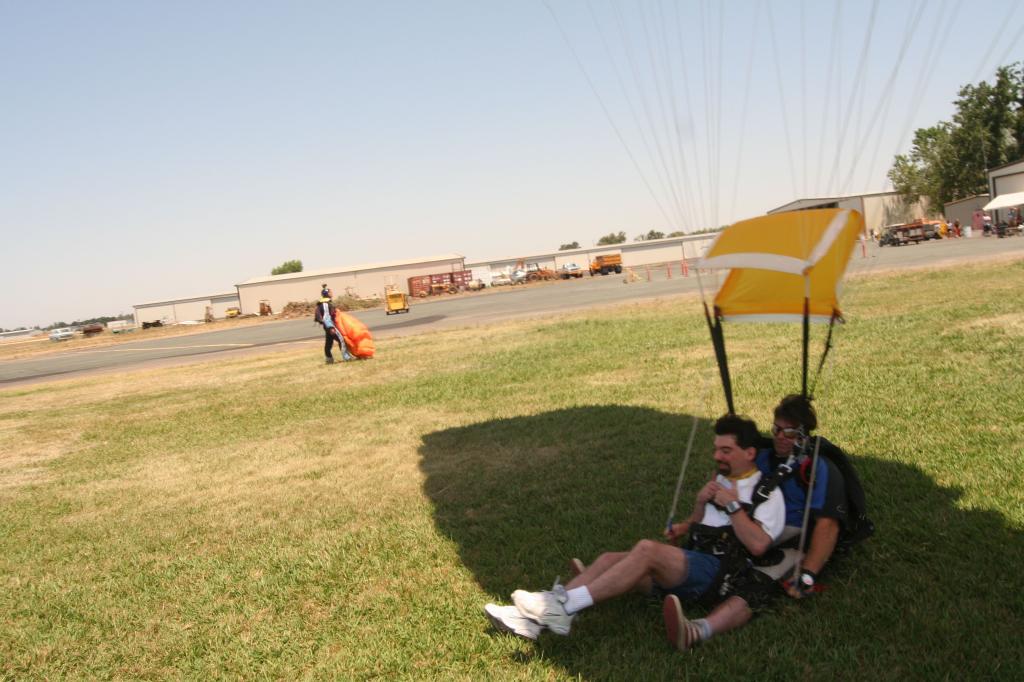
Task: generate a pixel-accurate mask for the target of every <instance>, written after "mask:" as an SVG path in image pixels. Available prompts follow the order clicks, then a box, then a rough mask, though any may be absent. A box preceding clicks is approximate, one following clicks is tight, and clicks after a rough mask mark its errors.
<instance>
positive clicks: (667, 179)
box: [612, 5, 681, 224]
mask: <svg viewBox="0 0 1024 682" xmlns="http://www.w3.org/2000/svg"><path fill="white" fill-rule="evenodd" d="M612 13H613V15H614V16H615V19H616V23H617V24H618V29H619V37H620V39H621V40H622V43H623V45H624V48H625V54H626V61H627V63H628V64H629V67H630V70H631V71H632V73H633V80H634V82H635V83H637V84H640V83H642V82H643V80H642V78H641V77H640V70H639V68H638V67H637V63H636V59H635V58H634V56H633V49H632V43H631V41H630V40H629V32H628V30H627V28H626V22H625V19H623V17H622V15H621V14H620V12H619V10H618V8H617V7H615V5H612ZM640 23H641V27H642V28H643V29H644V32H645V34H647V24H646V21H645V20H644V18H643V16H642V15H641V18H640ZM645 42H646V43H647V46H648V53H650V52H651V47H650V42H651V41H650V36H649V34H648V35H647V40H646V41H645ZM651 69H652V71H654V72H655V75H654V84H655V91H656V95H657V96H658V98H659V100H660V99H661V92H660V89H658V88H657V71H656V69H654V62H653V58H652V60H651ZM637 93H638V95H639V100H640V105H641V108H642V109H643V113H644V118H645V119H646V120H647V126H648V129H649V130H650V135H651V139H652V140H653V142H654V151H655V152H656V153H657V161H658V163H659V164H660V166H661V170H662V173H663V174H662V175H661V176H660V177H661V178H662V184H663V185H664V186H665V188H666V195H667V196H668V198H669V200H670V201H671V204H672V205H673V206H674V207H675V212H676V214H677V215H678V214H679V212H680V211H681V208H680V206H681V205H680V202H679V195H678V193H677V191H676V187H675V185H676V183H675V182H673V177H672V171H671V170H670V169H669V165H668V162H667V161H666V160H665V152H664V148H665V145H664V144H663V143H662V141H661V136H660V135H659V134H658V126H657V124H656V123H655V120H654V116H653V115H652V113H651V108H652V107H651V104H650V103H649V102H648V99H647V97H646V96H645V94H644V92H643V90H641V89H640V88H639V87H638V88H637ZM652 161H654V159H653V158H652ZM672 222H673V221H671V220H670V221H669V224H672Z"/></svg>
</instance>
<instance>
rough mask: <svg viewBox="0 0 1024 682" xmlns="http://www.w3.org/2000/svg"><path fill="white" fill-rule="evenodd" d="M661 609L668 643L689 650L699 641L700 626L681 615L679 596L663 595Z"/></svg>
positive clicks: (681, 606) (682, 649)
mask: <svg viewBox="0 0 1024 682" xmlns="http://www.w3.org/2000/svg"><path fill="white" fill-rule="evenodd" d="M661 611H662V615H663V616H664V617H665V634H666V636H667V637H668V643H669V644H671V645H672V646H674V647H675V648H676V649H678V650H679V651H689V650H690V649H692V648H693V647H695V646H696V645H697V644H699V643H700V628H698V627H697V626H696V625H694V624H693V623H691V622H690V621H689V620H687V618H686V616H685V615H683V605H682V604H681V603H680V601H679V597H677V596H676V595H674V594H670V595H668V596H667V597H665V603H664V604H662V607H661Z"/></svg>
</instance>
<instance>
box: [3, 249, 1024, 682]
mask: <svg viewBox="0 0 1024 682" xmlns="http://www.w3.org/2000/svg"><path fill="white" fill-rule="evenodd" d="M1022 294H1024V261H1017V262H1013V263H1001V264H997V265H983V266H974V267H969V268H963V267H961V268H958V269H946V270H936V271H930V272H915V273H910V274H905V275H899V276H894V275H884V276H875V277H870V278H862V279H857V280H855V281H852V282H850V284H849V286H848V287H847V291H846V293H845V296H844V302H845V308H846V313H847V316H848V318H849V323H848V324H847V325H845V327H844V328H842V329H841V330H840V331H839V332H838V338H837V345H836V348H835V350H834V352H833V355H832V356H831V358H830V362H829V365H828V367H827V368H826V371H825V373H824V375H823V377H822V380H821V384H820V386H819V391H818V393H819V400H818V403H817V404H818V409H819V414H820V415H821V421H822V431H823V433H825V434H826V435H827V436H828V437H829V438H830V439H832V440H833V441H835V442H837V443H839V444H841V445H842V446H844V447H845V448H846V449H847V450H848V451H850V452H852V453H853V454H854V455H855V461H856V464H857V466H858V468H859V471H860V473H861V475H862V478H863V479H864V483H865V486H866V488H867V490H868V500H869V504H870V513H871V516H872V517H873V519H874V520H875V522H876V524H877V526H878V532H877V534H876V535H875V537H874V538H872V539H871V540H869V541H868V542H867V543H865V544H864V545H863V546H862V547H860V548H858V551H856V552H855V553H854V554H853V555H852V556H849V557H846V558H845V559H844V560H843V561H842V562H841V563H839V564H837V565H836V566H835V567H834V568H833V569H832V570H830V571H828V572H826V574H825V576H824V577H823V580H824V582H825V583H827V584H828V585H829V589H828V591H826V592H825V593H824V594H822V595H820V596H819V597H817V598H815V599H814V600H813V601H810V602H804V603H799V604H798V603H784V604H781V605H780V606H779V607H778V608H777V609H775V610H774V611H772V612H770V613H767V614H765V615H763V616H761V617H759V618H758V619H756V620H755V621H754V622H753V623H751V625H750V626H748V627H747V628H745V629H744V630H742V631H740V632H737V633H734V634H729V635H727V636H723V637H721V638H716V639H715V640H713V641H712V642H710V643H709V644H708V645H707V646H704V647H702V648H700V649H698V650H697V651H695V652H693V653H690V654H687V655H681V654H678V653H676V652H674V651H672V650H671V649H670V648H669V647H668V645H667V644H666V643H665V641H664V638H663V633H662V625H661V618H660V609H659V608H658V605H656V604H651V603H649V602H647V601H646V600H645V599H643V598H642V597H639V596H637V597H627V598H623V599H621V600H618V601H616V602H612V603H608V604H604V605H600V606H599V607H597V608H595V609H592V610H590V611H588V612H586V613H584V614H583V615H582V616H581V617H580V618H578V619H577V621H576V623H575V624H574V631H573V634H572V636H571V637H568V638H559V637H555V636H552V635H546V636H545V637H543V638H542V640H541V641H540V642H539V643H538V644H536V645H533V644H530V643H527V642H524V641H522V640H517V639H514V638H511V637H509V636H507V635H499V634H496V633H494V632H492V631H491V630H490V628H489V626H488V624H487V621H486V620H485V618H484V617H483V614H482V611H481V607H482V606H483V604H484V603H485V602H487V601H491V600H496V599H497V600H502V601H507V599H508V594H509V592H511V591H512V590H513V589H515V588H517V587H527V588H531V589H539V588H543V587H546V586H547V585H549V584H550V582H551V581H552V580H553V579H554V578H555V576H556V575H557V574H559V573H561V574H563V575H565V568H564V564H565V560H566V559H568V558H569V557H571V556H579V557H581V558H583V559H584V560H589V559H592V558H593V557H594V556H595V555H596V554H598V553H599V552H601V551H602V550H605V549H625V548H628V547H629V546H630V545H631V544H632V543H633V542H635V541H636V540H638V539H640V538H642V537H657V536H658V534H659V533H660V530H661V527H662V525H663V524H664V520H665V515H666V514H667V510H668V507H669V504H670V502H671V498H672V493H673V485H674V482H675V477H676V475H677V473H678V467H679V462H680V459H681V454H682V449H683V445H684V443H685V439H686V436H687V433H688V432H687V430H688V428H689V424H690V421H691V415H694V414H696V415H697V416H698V417H699V418H700V419H701V431H700V432H699V433H698V440H697V443H698V447H699V451H698V453H697V454H696V455H695V459H694V461H693V462H691V467H690V475H689V476H688V482H687V486H686V493H685V497H684V503H683V505H682V506H683V507H684V508H688V507H689V505H690V500H691V499H692V495H693V494H694V493H695V491H696V489H697V488H698V487H699V485H700V484H701V483H702V482H703V480H705V479H706V477H707V476H708V475H709V474H710V472H711V469H712V466H711V462H710V455H709V448H708V445H709V442H710V439H709V437H708V429H707V426H708V423H709V420H710V419H713V418H714V417H715V416H717V415H718V413H720V412H721V411H722V410H723V404H724V403H723V400H722V397H721V391H720V388H719V387H718V384H717V378H716V375H715V368H714V362H713V359H712V353H711V350H710V343H709V342H708V339H707V329H706V327H705V326H703V325H704V323H703V319H702V317H701V316H700V315H699V314H698V305H697V301H696V299H693V298H684V299H679V300H675V301H665V302H658V303H645V304H636V305H630V306H624V307H617V308H612V309H608V310H603V311H589V312H586V313H580V314H577V315H573V316H569V317H565V318H562V319H559V320H541V321H532V322H516V323H508V324H502V325H497V326H493V327H486V328H478V329H467V330H460V331H452V332H445V333H440V334H436V335H432V336H429V337H426V336H424V337H409V338H403V339H397V340H386V341H382V342H379V343H378V357H377V358H376V359H374V360H372V361H368V362H361V363H349V364H342V365H334V366H324V365H322V364H321V360H320V358H319V357H318V354H319V350H318V349H317V348H316V347H315V346H312V345H311V346H310V348H309V349H308V350H304V351H297V352H294V353H279V354H274V355H271V356H266V357H256V358H251V357H250V358H244V359H238V360H233V361H222V362H218V363H210V364H205V365H193V366H190V367H185V368H173V369H163V370H153V371H143V372H135V373H132V374H125V375H116V376H106V377H93V378H88V379H81V380H75V381H66V382H60V383H54V384H47V385H36V386H32V387H29V388H23V389H9V390H5V391H0V580H2V581H3V585H2V589H0V619H2V621H0V633H2V634H0V678H2V679H12V680H14V679H19V680H20V679H26V678H46V679H55V678H65V677H69V678H89V679H92V678H100V679H108V678H121V679H127V678H132V679H137V678H144V679H154V678H168V677H171V678H190V679H208V678H245V679H262V678H274V679H293V678H298V677H310V678H327V679H365V678H372V677H386V678H396V677H398V678H402V677H404V678H445V679H564V678H577V677H579V678H584V679H679V678H684V677H688V676H693V677H699V678H714V677H719V676H727V677H729V678H735V677H740V676H742V677H753V676H758V677H760V678H762V679H782V678H786V679H794V678H796V679H832V678H840V679H858V680H859V679H908V678H909V679H967V678H976V679H1007V680H1009V679H1020V678H1021V677H1022V676H1024V647H1021V646H1020V637H1021V632H1024V596H1022V593H1021V577H1020V576H1021V566H1022V565H1024V541H1022V530H1024V473H1022V458H1024V454H1022V453H1024V401H1022V400H1021V398H1022V390H1021V368H1022V366H1024V299H1022ZM817 334H820V331H819V332H817ZM727 335H728V336H727V343H728V346H729V349H730V357H731V358H732V369H733V373H734V376H735V383H736V389H735V392H736V396H737V407H738V408H739V409H740V410H741V411H743V412H746V413H748V414H750V415H751V416H752V417H754V418H755V419H757V420H758V422H759V424H761V425H762V426H767V424H768V418H769V411H770V408H771V406H772V405H773V404H774V402H776V401H777V399H778V398H779V397H780V396H781V395H782V394H783V393H786V392H790V391H792V390H794V389H797V388H798V387H799V377H798V354H797V353H798V352H797V345H796V343H795V340H796V339H797V337H798V328H797V327H796V326H783V325H738V326H737V325H734V326H732V327H729V329H728V330H727ZM815 340H816V342H820V338H819V337H817V336H816V339H815Z"/></svg>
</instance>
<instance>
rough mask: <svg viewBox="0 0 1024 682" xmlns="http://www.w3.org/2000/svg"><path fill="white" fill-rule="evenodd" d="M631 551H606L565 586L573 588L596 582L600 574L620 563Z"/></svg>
mask: <svg viewBox="0 0 1024 682" xmlns="http://www.w3.org/2000/svg"><path fill="white" fill-rule="evenodd" d="M628 554H629V552H605V553H604V554H602V555H601V556H599V557H597V558H596V559H594V563H592V564H590V565H589V566H587V568H586V569H585V570H584V571H583V572H582V573H580V574H579V575H578V576H576V577H575V578H573V579H572V580H570V581H569V582H568V583H567V584H566V586H565V588H566V589H567V590H571V589H572V588H574V587H579V586H580V585H588V584H590V583H592V582H594V581H595V580H596V579H597V577H598V576H599V575H601V574H602V573H604V572H605V571H607V570H608V569H609V568H611V567H612V566H614V565H615V564H617V563H619V562H620V561H622V560H623V559H625V558H626V556H627V555H628Z"/></svg>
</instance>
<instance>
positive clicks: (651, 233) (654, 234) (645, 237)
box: [633, 230, 665, 242]
mask: <svg viewBox="0 0 1024 682" xmlns="http://www.w3.org/2000/svg"><path fill="white" fill-rule="evenodd" d="M664 238H665V233H664V232H658V231H657V230H648V232H647V234H638V235H637V236H636V239H634V240H633V241H637V242H646V241H649V240H651V239H664Z"/></svg>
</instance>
